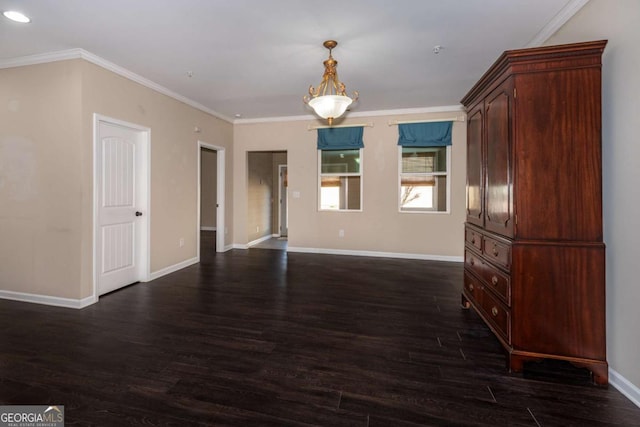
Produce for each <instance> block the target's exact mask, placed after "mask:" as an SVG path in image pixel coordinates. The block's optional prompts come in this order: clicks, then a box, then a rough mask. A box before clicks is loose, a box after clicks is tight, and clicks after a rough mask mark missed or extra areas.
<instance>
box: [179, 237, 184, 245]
mask: <svg viewBox="0 0 640 427" xmlns="http://www.w3.org/2000/svg"><path fill="white" fill-rule="evenodd" d="M178 246H179V247H181V248H182V247H184V237H181V238H180V240H178Z"/></svg>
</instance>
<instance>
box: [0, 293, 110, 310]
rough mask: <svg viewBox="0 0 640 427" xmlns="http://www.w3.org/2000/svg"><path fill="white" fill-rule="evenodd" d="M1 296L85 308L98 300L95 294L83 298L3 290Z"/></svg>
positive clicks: (9, 298)
mask: <svg viewBox="0 0 640 427" xmlns="http://www.w3.org/2000/svg"><path fill="white" fill-rule="evenodd" d="M0 298H2V299H8V300H13V301H21V302H30V303H35V304H44V305H52V306H55V307H66V308H85V307H87V306H90V305H91V304H94V303H96V302H97V301H98V299H97V298H95V297H94V296H93V295H91V296H88V297H86V298H82V299H72V298H60V297H53V296H50V295H39V294H28V293H24V292H13V291H2V290H0Z"/></svg>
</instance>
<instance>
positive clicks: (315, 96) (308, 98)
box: [302, 40, 358, 126]
mask: <svg viewBox="0 0 640 427" xmlns="http://www.w3.org/2000/svg"><path fill="white" fill-rule="evenodd" d="M337 45H338V42H337V41H335V40H327V41H326V42H324V43H323V46H324V47H326V48H327V49H329V58H328V59H327V60H326V61H324V62H323V64H324V74H323V75H322V81H321V82H320V84H319V85H318V88H317V89H314V87H313V86H309V94H308V95H305V96H304V97H303V98H302V99H303V101H304V102H305V104H307V105H309V106H310V107H311V108H313V110H314V111H315V113H316V114H317V115H318V116H320V117H322V118H323V119H327V121H328V122H329V126H331V125H332V124H333V119H336V118H338V117H340V116H341V115H343V114H344V112H345V111H346V110H347V107H349V105H351V103H352V102H354V101H357V100H358V92H357V91H354V92H353V96H352V97H351V98H350V97H348V96H347V93H346V86H345V84H344V83H342V82H341V81H340V80H339V79H338V71H337V70H336V68H337V66H338V61H336V60H335V59H333V56H331V51H332V50H333V48H335V47H336V46H337Z"/></svg>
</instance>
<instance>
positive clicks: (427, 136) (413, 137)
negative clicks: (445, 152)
mask: <svg viewBox="0 0 640 427" xmlns="http://www.w3.org/2000/svg"><path fill="white" fill-rule="evenodd" d="M452 126H453V122H450V121H449V122H425V123H400V124H399V125H398V133H399V134H400V137H399V138H398V145H401V146H403V147H446V146H447V145H451V128H452Z"/></svg>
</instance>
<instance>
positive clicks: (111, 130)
mask: <svg viewBox="0 0 640 427" xmlns="http://www.w3.org/2000/svg"><path fill="white" fill-rule="evenodd" d="M145 138H146V135H145V132H144V131H141V130H138V129H134V128H129V127H126V126H121V125H119V124H115V123H110V122H106V121H98V124H97V135H96V147H95V149H96V153H95V155H96V163H95V166H96V171H95V172H96V173H95V178H96V187H95V188H96V192H97V212H96V214H97V215H96V220H97V223H96V227H97V230H96V233H95V237H96V242H95V244H96V257H95V261H96V273H97V294H98V295H103V294H105V293H107V292H111V291H114V290H116V289H119V288H121V287H123V286H127V285H130V284H132V283H135V282H138V281H141V280H143V277H144V276H143V274H144V269H143V265H142V264H143V263H142V260H143V256H142V255H143V254H142V251H144V250H146V248H145V245H144V244H143V235H144V227H145V225H146V217H145V215H147V214H148V212H146V209H145V208H146V203H145V202H146V188H145V186H144V185H143V183H144V182H145V175H143V171H144V169H145V166H144V165H145V161H146V159H145V157H146V154H147V153H146V150H145V146H144V144H145V143H146V141H145Z"/></svg>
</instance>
